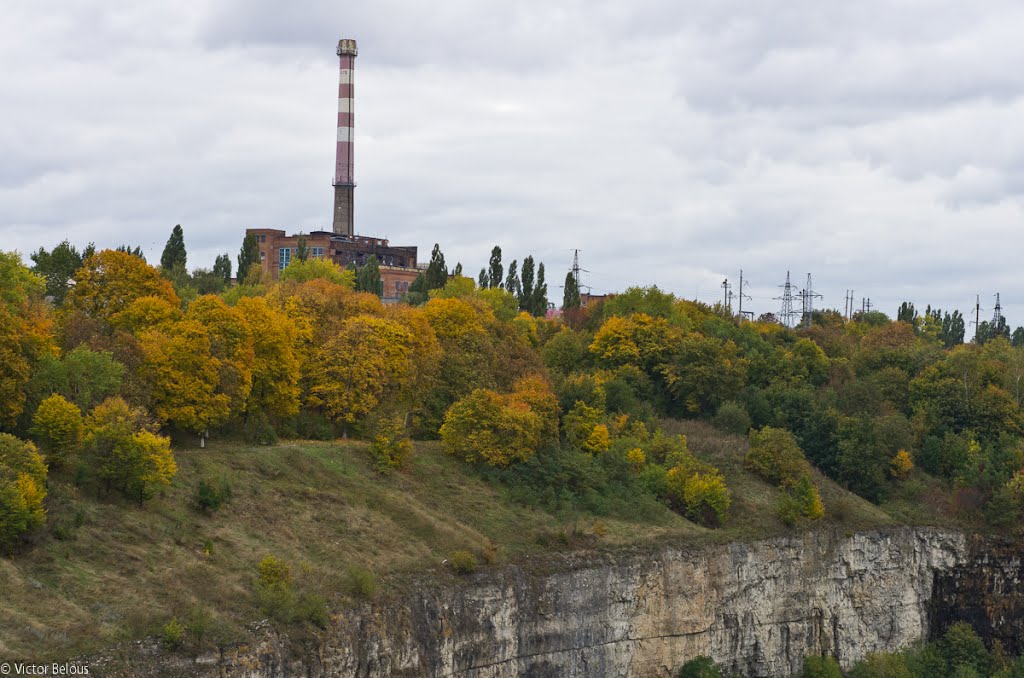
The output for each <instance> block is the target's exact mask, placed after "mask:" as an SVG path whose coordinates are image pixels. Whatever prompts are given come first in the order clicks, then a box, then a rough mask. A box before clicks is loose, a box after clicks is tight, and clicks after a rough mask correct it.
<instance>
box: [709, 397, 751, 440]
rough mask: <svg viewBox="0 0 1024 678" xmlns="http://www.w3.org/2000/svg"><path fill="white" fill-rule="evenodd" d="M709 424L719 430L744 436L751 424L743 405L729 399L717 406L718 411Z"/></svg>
mask: <svg viewBox="0 0 1024 678" xmlns="http://www.w3.org/2000/svg"><path fill="white" fill-rule="evenodd" d="M711 425H712V426H714V427H715V428H717V429H718V430H719V431H725V432H726V433H735V434H737V435H741V436H745V435H747V431H749V430H750V426H751V421H750V415H749V414H747V410H746V409H745V408H744V407H743V405H740V404H739V403H737V402H736V401H734V400H729V401H726V402H724V403H722V404H721V405H720V406H719V408H718V412H716V413H715V416H714V418H712V420H711Z"/></svg>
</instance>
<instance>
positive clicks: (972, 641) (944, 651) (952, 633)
mask: <svg viewBox="0 0 1024 678" xmlns="http://www.w3.org/2000/svg"><path fill="white" fill-rule="evenodd" d="M938 648H939V653H940V654H941V655H942V658H943V659H945V660H946V664H947V665H948V666H949V668H950V669H951V670H952V671H956V670H957V669H958V668H960V667H966V668H969V669H974V670H975V671H977V672H978V674H979V675H982V676H987V675H988V674H989V673H990V668H991V664H992V660H991V657H990V656H989V653H988V650H986V649H985V643H984V642H982V640H981V637H980V636H978V634H977V633H975V631H974V629H973V628H971V625H970V624H968V623H967V622H957V623H955V624H953V625H952V626H950V627H949V628H948V629H946V633H945V634H944V635H943V636H942V640H940V641H939V642H938Z"/></svg>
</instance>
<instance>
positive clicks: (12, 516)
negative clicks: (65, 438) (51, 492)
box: [0, 433, 46, 551]
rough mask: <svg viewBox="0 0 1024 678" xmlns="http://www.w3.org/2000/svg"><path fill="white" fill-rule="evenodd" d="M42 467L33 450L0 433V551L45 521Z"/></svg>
mask: <svg viewBox="0 0 1024 678" xmlns="http://www.w3.org/2000/svg"><path fill="white" fill-rule="evenodd" d="M45 498H46V463H45V462H44V461H43V457H42V455H40V454H39V452H37V451H36V446H35V445H33V444H32V443H30V442H26V441H23V440H19V439H18V438H15V437H14V436H12V435H9V434H7V433H0V550H2V551H6V550H8V549H10V548H11V547H12V546H13V545H14V544H15V542H16V541H17V540H18V538H20V537H21V535H23V534H25V533H27V532H29V531H31V530H33V529H35V528H37V527H40V526H42V524H43V523H44V522H45V521H46V509H45V508H44V507H43V500H44V499H45Z"/></svg>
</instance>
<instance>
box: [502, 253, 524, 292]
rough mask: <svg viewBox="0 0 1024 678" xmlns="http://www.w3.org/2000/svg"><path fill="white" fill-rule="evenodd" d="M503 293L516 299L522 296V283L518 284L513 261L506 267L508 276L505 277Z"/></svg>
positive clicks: (517, 273) (516, 270) (516, 271)
mask: <svg viewBox="0 0 1024 678" xmlns="http://www.w3.org/2000/svg"><path fill="white" fill-rule="evenodd" d="M505 291H506V292H508V293H509V294H511V295H512V296H514V297H515V298H516V299H518V298H519V295H520V294H522V283H520V282H519V272H518V266H517V262H516V260H515V259H513V260H512V263H511V264H509V265H508V275H507V276H506V277H505Z"/></svg>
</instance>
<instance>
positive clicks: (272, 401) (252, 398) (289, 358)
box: [236, 297, 300, 417]
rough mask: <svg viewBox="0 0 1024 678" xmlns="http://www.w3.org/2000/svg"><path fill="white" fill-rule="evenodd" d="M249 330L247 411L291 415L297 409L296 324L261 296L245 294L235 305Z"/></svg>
mask: <svg viewBox="0 0 1024 678" xmlns="http://www.w3.org/2000/svg"><path fill="white" fill-rule="evenodd" d="M236 308H237V309H238V310H239V311H240V312H241V314H242V316H243V317H244V318H245V321H246V322H247V323H248V324H249V327H250V328H251V330H252V338H253V361H252V388H251V389H250V390H249V399H248V402H247V403H246V411H249V412H253V411H256V410H262V411H264V412H266V413H267V414H268V415H270V416H275V417H290V416H292V415H294V414H295V413H297V412H298V411H299V395H300V390H299V376H300V375H299V359H298V357H297V351H296V342H297V336H296V332H295V328H294V326H293V325H292V323H291V322H290V321H289V319H288V316H286V315H285V314H284V313H281V312H280V311H277V310H276V309H274V308H272V307H271V306H270V305H269V304H267V301H266V299H263V298H262V297H245V298H242V299H239V300H238V306H237V307H236Z"/></svg>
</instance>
